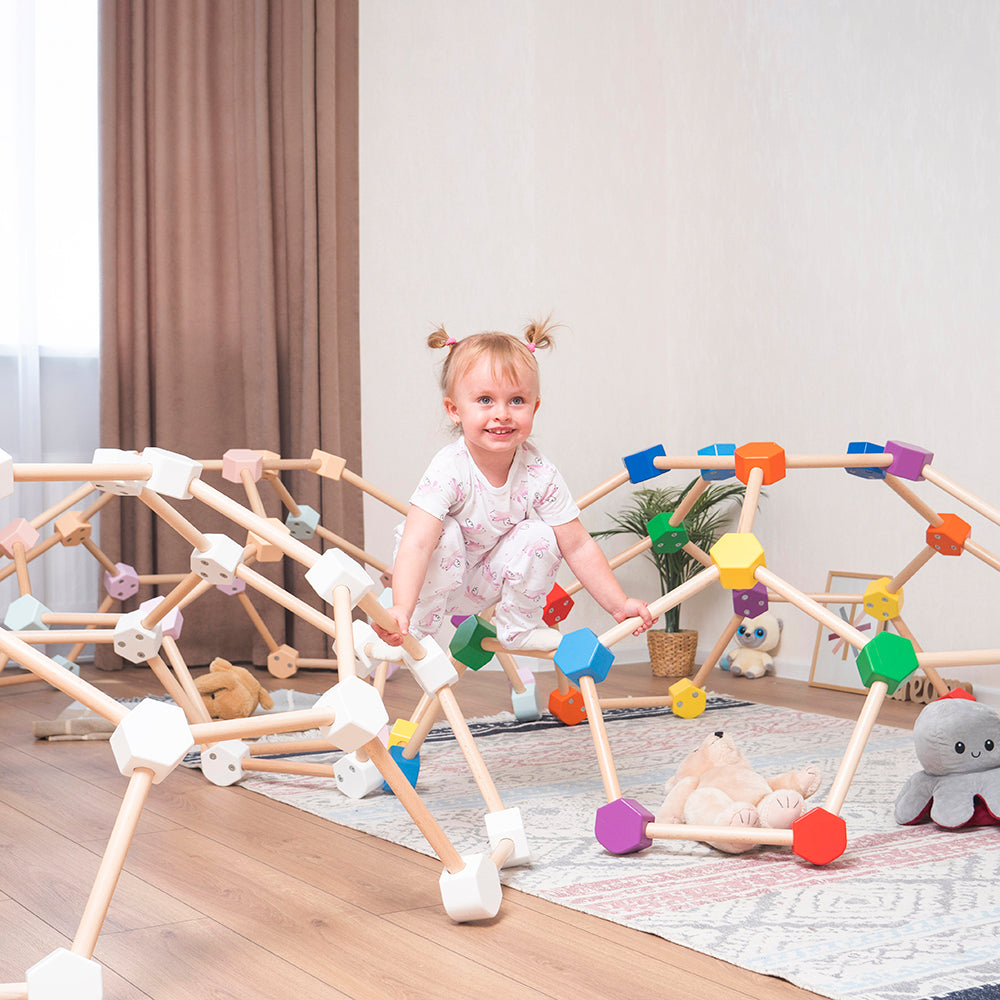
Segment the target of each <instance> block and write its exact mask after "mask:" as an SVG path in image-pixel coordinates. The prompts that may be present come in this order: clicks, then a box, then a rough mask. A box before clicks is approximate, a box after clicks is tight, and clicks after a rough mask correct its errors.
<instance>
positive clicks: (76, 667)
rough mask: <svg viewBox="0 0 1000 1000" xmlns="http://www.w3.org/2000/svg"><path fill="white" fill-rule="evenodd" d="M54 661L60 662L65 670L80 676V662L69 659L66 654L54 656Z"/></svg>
mask: <svg viewBox="0 0 1000 1000" xmlns="http://www.w3.org/2000/svg"><path fill="white" fill-rule="evenodd" d="M52 662H53V663H58V664H59V666H60V667H62V668H63V669H64V670H68V671H69V672H70V673H71V674H76V676H77V677H79V676H80V664H79V663H74V662H73V661H72V660H68V659H67V658H66V657H65V656H53V657H52Z"/></svg>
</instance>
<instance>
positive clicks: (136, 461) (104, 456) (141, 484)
mask: <svg viewBox="0 0 1000 1000" xmlns="http://www.w3.org/2000/svg"><path fill="white" fill-rule="evenodd" d="M93 464H94V465H142V464H143V458H142V456H141V455H140V454H139V452H137V451H122V450H121V449H120V448H98V449H97V450H96V451H95V452H94V458H93ZM94 485H95V486H96V487H97V488H98V489H99V490H100V491H101V492H102V493H113V494H114V495H115V496H119V497H137V496H138V495H139V494H140V493H141V492H142V491H143V490H144V489H145V488H146V483H145V481H144V480H142V479H108V480H104V481H102V482H99V483H94Z"/></svg>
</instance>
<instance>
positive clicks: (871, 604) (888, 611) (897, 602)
mask: <svg viewBox="0 0 1000 1000" xmlns="http://www.w3.org/2000/svg"><path fill="white" fill-rule="evenodd" d="M891 582H892V581H891V580H890V579H889V577H887V576H883V577H880V578H879V579H878V580H872V582H871V583H870V584H868V586H867V587H865V612H866V613H867V614H869V615H871V616H872V618H877V619H878V620H879V621H889V619H891V618H898V617H899V612H900V611H901V610H902V607H903V591H902V588H900V589H899V590H897V591H896V593H895V594H893V593H892V592H891V591H890V590H889V584H890V583H891Z"/></svg>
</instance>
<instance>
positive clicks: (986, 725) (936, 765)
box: [913, 698, 1000, 775]
mask: <svg viewBox="0 0 1000 1000" xmlns="http://www.w3.org/2000/svg"><path fill="white" fill-rule="evenodd" d="M913 739H914V745H915V749H916V752H917V760H919V761H920V764H921V766H922V767H923V769H924V771H926V772H927V774H931V775H944V774H959V773H974V772H976V771H989V770H992V769H993V768H995V767H1000V715H998V714H997V713H996V711H995V710H994V709H992V708H990V707H989V706H988V705H984V704H983V703H982V702H978V701H968V700H967V699H964V698H944V699H940V700H938V701H932V702H931V703H930V704H929V705H928V706H927V707H926V708H925V709H923V711H921V713H920V715H919V716H918V717H917V721H916V722H915V723H914V725H913Z"/></svg>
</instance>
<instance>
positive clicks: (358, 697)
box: [313, 677, 389, 753]
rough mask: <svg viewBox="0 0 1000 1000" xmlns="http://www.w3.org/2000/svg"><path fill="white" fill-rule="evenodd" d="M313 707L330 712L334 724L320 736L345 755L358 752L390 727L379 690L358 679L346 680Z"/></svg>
mask: <svg viewBox="0 0 1000 1000" xmlns="http://www.w3.org/2000/svg"><path fill="white" fill-rule="evenodd" d="M313 707H314V708H320V709H323V708H329V709H332V710H333V713H334V722H333V725H331V726H324V727H323V728H322V729H321V730H320V735H321V736H322V738H323V739H324V740H328V741H329V742H330V743H332V744H333V745H334V746H335V747H339V748H340V749H341V750H343V751H345V752H346V753H352V752H353V751H355V750H359V749H360V748H361V747H363V746H364V745H365V744H366V743H368V742H369V741H370V740H373V739H375V737H376V736H378V734H379V733H380V732H382V730H383V729H384V728H385V727H386V726H387V725H388V724H389V713H388V712H387V711H386V710H385V705H383V704H382V698H381V696H380V695H379V693H378V691H376V690H375V688H373V687H372V686H371V684H367V683H365V682H364V681H363V680H362V679H361V678H360V677H345V678H344V679H343V680H342V681H341V682H340V683H339V684H335V685H334V686H333V687H332V688H330V690H329V691H327V692H326V694H323V695H321V696H320V698H319V700H318V701H317V702H316V704H315V705H314V706H313Z"/></svg>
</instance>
